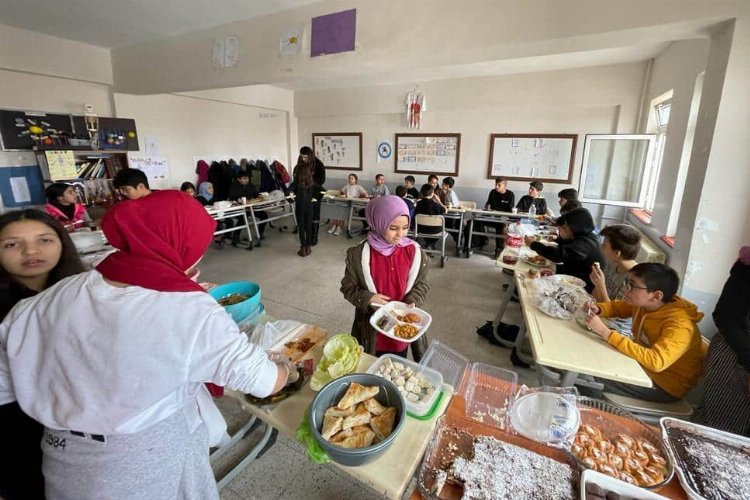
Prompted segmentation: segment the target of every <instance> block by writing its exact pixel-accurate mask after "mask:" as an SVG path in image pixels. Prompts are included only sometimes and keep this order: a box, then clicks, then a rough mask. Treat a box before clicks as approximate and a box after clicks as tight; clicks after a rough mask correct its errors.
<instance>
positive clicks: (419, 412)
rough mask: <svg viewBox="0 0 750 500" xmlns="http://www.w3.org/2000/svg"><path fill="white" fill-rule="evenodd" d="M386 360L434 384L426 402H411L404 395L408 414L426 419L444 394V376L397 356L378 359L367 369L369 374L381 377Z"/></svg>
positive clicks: (388, 355)
mask: <svg viewBox="0 0 750 500" xmlns="http://www.w3.org/2000/svg"><path fill="white" fill-rule="evenodd" d="M386 359H390V360H391V362H393V363H401V364H402V365H404V367H408V368H411V369H412V370H414V373H416V374H418V375H420V376H421V377H423V378H424V379H425V380H427V381H428V382H429V383H430V384H432V386H433V388H434V390H433V392H432V394H431V395H430V396H429V398H427V399H425V400H424V401H420V402H413V401H409V399H407V398H406V395H404V398H405V399H406V410H407V412H408V413H409V414H411V415H414V416H415V417H426V416H427V415H428V414H429V413H430V411H431V410H432V409H433V406H434V404H435V400H436V399H437V398H438V396H439V395H440V394H441V392H442V387H443V376H442V375H441V374H440V373H439V372H437V371H435V370H433V369H431V368H428V367H426V366H422V365H419V364H417V363H415V362H414V361H411V360H408V359H406V358H402V357H401V356H398V355H396V354H384V355H383V356H381V357H380V358H378V359H377V361H375V362H374V363H373V364H372V365H370V368H368V369H367V373H372V374H375V375H380V372H379V370H380V367H381V366H382V365H383V363H384V362H385V360H386ZM380 376H382V375H380ZM394 383H395V382H394Z"/></svg>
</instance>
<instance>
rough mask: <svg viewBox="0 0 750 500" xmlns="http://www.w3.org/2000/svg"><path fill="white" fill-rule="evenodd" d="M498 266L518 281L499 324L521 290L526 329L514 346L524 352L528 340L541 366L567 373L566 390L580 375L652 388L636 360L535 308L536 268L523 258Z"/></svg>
mask: <svg viewBox="0 0 750 500" xmlns="http://www.w3.org/2000/svg"><path fill="white" fill-rule="evenodd" d="M498 265H500V266H501V267H504V268H506V269H510V270H512V271H513V274H514V279H513V280H512V281H511V283H510V284H509V285H508V289H507V290H506V293H505V296H504V297H503V300H502V302H501V305H500V310H499V311H498V315H497V317H496V321H497V322H498V323H499V320H500V319H501V318H502V316H503V315H504V314H505V309H506V308H507V306H508V302H509V301H510V297H511V295H512V293H513V290H515V289H517V290H518V296H519V301H520V303H521V311H522V313H523V318H524V326H525V328H524V327H523V326H522V327H521V330H520V332H519V334H518V337H517V338H516V341H515V344H514V346H515V347H516V350H517V351H520V347H521V345H522V344H523V342H524V340H525V339H526V338H527V337H528V339H529V343H530V344H531V350H532V353H533V356H534V359H533V361H534V362H535V363H536V364H537V366H544V367H549V368H555V369H558V370H562V371H563V374H562V377H561V378H560V385H561V386H562V387H569V386H572V385H574V384H575V382H576V380H577V378H578V375H579V374H586V375H591V376H595V377H600V378H604V379H607V380H616V381H619V382H625V383H628V384H633V385H637V386H641V387H651V386H652V382H651V379H650V378H649V376H648V375H647V374H646V372H645V371H644V370H643V368H642V367H641V365H640V364H638V362H637V361H636V360H634V359H633V358H630V357H628V356H626V355H625V354H623V353H621V352H620V351H618V350H617V349H615V348H614V347H612V346H610V345H609V344H608V343H607V342H605V341H604V340H603V339H601V338H600V337H599V336H598V335H596V334H593V333H591V332H588V331H586V330H585V329H584V328H583V327H581V326H580V325H578V324H577V323H576V322H575V320H574V319H570V320H563V319H558V318H553V317H551V316H548V315H547V314H545V313H543V312H541V311H540V310H539V309H537V308H536V307H535V306H534V305H532V304H531V303H530V299H531V293H530V290H529V288H528V282H529V281H530V279H528V278H526V276H527V273H528V271H529V269H530V268H532V267H534V266H532V265H531V264H529V263H527V262H525V261H524V259H523V257H522V258H521V259H519V260H518V262H517V263H516V264H514V265H508V264H504V263H503V262H502V257H501V258H500V259H499V260H498ZM526 334H528V335H526Z"/></svg>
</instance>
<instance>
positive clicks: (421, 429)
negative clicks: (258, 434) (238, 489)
mask: <svg viewBox="0 0 750 500" xmlns="http://www.w3.org/2000/svg"><path fill="white" fill-rule="evenodd" d="M322 352H323V345H322V344H320V345H318V346H316V347H315V348H314V349H313V350H312V351H311V353H310V356H311V357H312V358H314V359H320V357H321V355H322ZM376 359H377V358H375V357H373V356H370V355H368V354H362V356H361V358H360V361H359V365H358V366H357V369H356V372H357V373H364V372H366V371H367V369H368V368H369V367H370V365H371V364H372V363H373V362H375V360H376ZM446 389H447V390H448V391H451V388H449V387H448V386H444V387H443V390H446ZM227 394H228V395H231V396H233V397H235V398H237V399H238V400H239V401H240V402H241V403H242V408H243V409H244V410H246V411H248V412H249V413H251V414H252V415H254V416H255V417H257V418H259V419H260V420H262V421H264V422H266V423H267V424H268V425H270V426H271V427H274V428H276V429H278V430H279V432H281V433H283V434H285V435H287V436H294V433H295V431H296V430H297V427H298V426H299V424H300V422H301V421H302V418H303V416H304V414H305V410H306V409H307V407H308V406H309V405H310V403H311V402H312V400H313V398H314V397H315V395H316V393H315V392H314V391H313V390H312V389H310V385H309V384H306V385H305V386H304V387H303V388H302V389H301V390H300V391H299V392H297V393H295V394H293V395H292V396H290V397H288V398H287V399H285V400H283V401H280V402H279V403H276V404H275V405H272V406H268V407H259V406H255V405H252V404H249V403H248V402H247V401H246V400H245V397H244V395H243V394H242V393H238V392H236V391H227ZM450 399H451V394H445V395H444V396H443V398H442V399H441V401H440V403H439V404H440V407H439V408H438V411H436V412H435V415H434V416H433V417H432V418H431V419H430V420H417V419H415V418H412V417H406V421H405V422H404V426H403V428H402V429H401V432H400V433H399V435H398V436H397V437H396V439H395V440H394V442H393V445H392V446H391V447H390V448H388V450H387V451H386V452H385V453H384V454H383V455H381V456H380V457H379V458H377V459H376V460H375V461H373V462H370V463H369V464H366V465H362V466H359V467H345V466H343V465H339V464H336V463H334V462H332V463H334V465H336V466H337V467H339V468H340V469H341V470H343V471H344V472H346V473H347V474H349V475H351V476H352V477H354V478H355V479H357V480H359V481H360V482H362V483H365V484H367V485H368V486H369V487H371V488H373V489H374V490H376V491H377V492H378V493H380V494H382V495H384V496H386V497H388V498H391V499H400V498H401V497H402V496H403V494H404V492H405V490H406V488H407V486H408V485H409V482H410V481H411V478H412V476H413V475H414V471H415V470H416V469H417V467H418V466H419V464H420V462H421V460H422V455H423V454H424V451H425V449H426V448H427V444H428V443H429V441H430V437H431V436H432V432H433V430H434V428H435V425H436V424H437V419H438V417H440V416H441V415H442V414H443V413H444V412H445V410H446V408H447V406H448V402H449V401H450Z"/></svg>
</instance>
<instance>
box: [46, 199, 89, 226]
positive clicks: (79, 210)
mask: <svg viewBox="0 0 750 500" xmlns="http://www.w3.org/2000/svg"><path fill="white" fill-rule="evenodd" d="M44 209H45V210H46V211H47V213H48V214H50V215H51V216H52V217H54V218H55V219H57V220H58V221H60V222H61V223H62V224H63V225H66V224H71V223H73V224H74V225H75V227H76V228H78V227H81V226H83V224H84V222H86V207H84V206H83V205H81V204H80V203H76V205H75V210H74V211H73V218H72V219H69V218H68V216H67V215H65V214H64V213H63V212H62V210H60V209H59V208H57V207H56V206H54V205H52V204H51V203H47V205H46V206H45V207H44Z"/></svg>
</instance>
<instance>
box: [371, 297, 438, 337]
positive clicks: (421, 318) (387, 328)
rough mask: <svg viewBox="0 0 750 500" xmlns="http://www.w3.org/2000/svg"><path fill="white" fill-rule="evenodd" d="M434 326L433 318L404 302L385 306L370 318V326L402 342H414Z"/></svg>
mask: <svg viewBox="0 0 750 500" xmlns="http://www.w3.org/2000/svg"><path fill="white" fill-rule="evenodd" d="M430 324H432V316H430V314H429V313H428V312H427V311H423V310H422V309H419V308H418V307H409V306H408V304H404V303H403V302H396V301H393V302H388V303H386V304H383V305H382V306H381V307H380V308H379V309H378V310H377V311H375V313H374V314H373V315H372V316H371V317H370V325H371V326H372V327H373V328H374V329H375V330H377V331H378V332H380V333H382V334H383V335H385V336H386V337H390V338H392V339H394V340H398V341H400V342H408V343H411V342H414V341H416V340H417V339H419V337H421V336H422V335H424V333H425V332H426V331H427V329H428V328H429V327H430Z"/></svg>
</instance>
